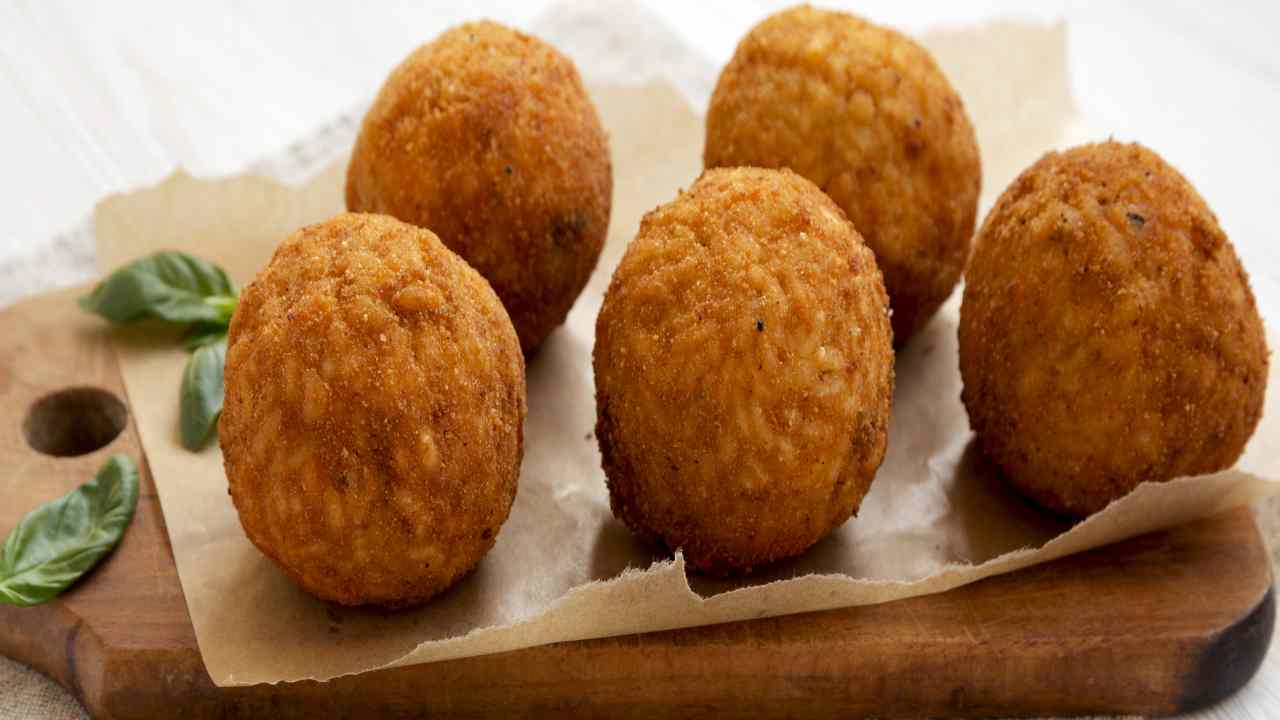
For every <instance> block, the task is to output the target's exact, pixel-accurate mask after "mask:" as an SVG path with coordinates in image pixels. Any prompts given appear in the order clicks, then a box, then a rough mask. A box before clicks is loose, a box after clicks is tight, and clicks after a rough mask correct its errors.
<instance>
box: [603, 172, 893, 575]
mask: <svg viewBox="0 0 1280 720" xmlns="http://www.w3.org/2000/svg"><path fill="white" fill-rule="evenodd" d="M893 360H894V357H893V348H892V334H891V330H890V327H889V319H888V298H887V296H886V295H885V291H884V285H883V282H882V280H881V278H880V271H879V270H877V269H876V264H875V258H874V256H873V255H872V253H871V252H870V251H869V250H868V249H867V248H866V247H865V246H864V245H863V243H862V240H861V238H860V237H859V236H858V233H857V231H856V230H854V228H853V225H852V224H850V223H849V221H848V220H847V219H846V218H845V216H844V214H843V213H842V212H841V211H840V209H839V208H838V207H837V206H836V205H835V204H834V203H833V202H831V200H830V198H828V197H826V196H825V195H823V194H822V193H821V192H820V191H819V190H818V189H817V188H816V187H815V186H814V185H813V184H812V183H810V182H809V181H807V180H805V179H803V178H801V177H800V176H799V175H796V174H794V173H791V172H789V171H775V170H761V169H758V168H735V169H721V170H708V171H707V172H705V173H703V175H702V177H701V178H699V179H698V181H697V182H695V183H694V184H693V186H692V187H691V188H690V189H689V190H688V191H687V192H684V193H682V194H681V195H680V196H679V197H678V198H676V200H674V201H673V202H671V203H668V204H666V205H663V206H661V207H659V208H657V209H656V210H654V211H652V212H650V213H649V214H647V215H646V216H645V218H644V220H643V222H642V223H641V226H640V231H639V234H638V235H637V236H636V238H635V240H633V241H632V242H631V244H630V245H629V246H628V247H627V251H626V255H625V256H624V257H623V259H622V262H621V264H620V265H619V266H618V269H617V271H616V272H615V273H614V275H613V279H612V281H611V282H610V285H609V290H608V293H607V294H606V296H605V300H604V306H603V307H602V308H601V310H600V315H599V318H598V319H597V322H596V344H595V350H594V367H595V381H596V408H597V418H598V420H597V426H596V436H597V438H598V439H599V442H600V450H601V453H602V455H603V457H604V469H605V474H606V476H607V478H608V484H609V491H610V495H611V501H612V505H613V510H614V513H615V514H616V515H617V516H618V517H620V518H621V519H622V520H623V521H625V522H626V523H627V524H628V525H629V526H630V527H631V528H632V529H633V530H635V531H636V532H637V533H638V534H640V535H642V536H644V537H647V538H649V539H650V540H654V541H657V542H661V543H663V544H665V545H666V546H668V547H670V548H683V549H684V554H685V558H686V559H687V560H688V562H689V564H690V565H691V566H692V567H695V568H698V569H700V570H703V571H707V572H711V573H717V574H722V573H729V572H737V571H744V570H749V569H750V568H751V567H752V566H755V565H759V564H762V563H767V562H769V561H771V560H776V559H779V558H783V557H788V556H792V555H796V554H799V553H801V552H803V551H804V550H805V549H806V548H808V547H809V546H811V545H813V543H815V542H817V541H818V540H819V539H820V538H822V537H823V536H824V535H826V534H827V533H828V532H830V531H831V530H832V529H833V528H835V527H837V526H839V525H840V524H841V523H843V522H844V521H845V520H846V519H848V518H849V516H850V515H851V514H852V513H853V512H855V511H856V510H857V508H858V505H859V503H860V502H861V500H862V498H863V496H864V495H866V493H867V489H868V488H869V487H870V484H871V480H872V478H873V477H874V475H875V471H876V468H878V467H879V465H880V461H881V460H882V459H883V457H884V451H885V445H886V442H887V429H888V422H889V405H890V402H891V399H892V394H893Z"/></svg>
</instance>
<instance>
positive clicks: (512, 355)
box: [218, 214, 525, 607]
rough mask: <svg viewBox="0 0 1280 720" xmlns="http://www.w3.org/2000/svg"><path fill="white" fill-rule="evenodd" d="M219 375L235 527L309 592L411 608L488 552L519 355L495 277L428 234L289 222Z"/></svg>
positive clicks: (243, 300) (500, 503) (381, 225)
mask: <svg viewBox="0 0 1280 720" xmlns="http://www.w3.org/2000/svg"><path fill="white" fill-rule="evenodd" d="M225 378H226V401H225V406H224V408H223V411H222V419H221V421H220V424H219V427H218V434H219V438H220V439H221V444H222V452H223V458H224V461H225V463H226V471H227V480H228V483H229V486H230V492H231V499H232V500H233V501H234V503H235V506H236V510H238V511H239V513H240V523H241V524H242V525H243V526H244V530H245V533H246V534H247V535H248V536H249V539H250V540H252V541H253V544H254V545H257V546H258V549H259V550H261V551H262V552H263V554H265V555H266V556H267V557H269V558H271V559H272V560H274V561H275V562H276V563H277V564H278V565H279V566H280V567H281V568H282V569H283V570H284V571H285V572H286V573H287V574H288V575H289V577H291V578H292V579H293V580H294V581H295V582H296V583H298V584H299V585H301V586H302V587H303V588H305V589H306V590H308V591H309V592H311V593H313V594H314V595H316V596H318V597H320V598H323V599H325V600H332V601H334V602H338V603H342V604H345V605H359V604H376V605H383V606H388V607H403V606H407V605H412V604H416V603H419V602H422V601H425V600H427V599H428V598H430V597H432V596H433V595H435V594H437V593H439V592H440V591H442V590H444V589H445V588H447V587H449V586H450V585H452V584H453V583H454V582H456V581H457V580H458V579H459V578H460V577H462V576H463V575H464V574H465V573H466V572H467V571H469V570H470V569H471V568H472V567H474V566H475V565H476V563H477V562H478V561H479V560H480V558H481V557H482V556H483V555H484V554H485V553H486V552H488V551H489V548H491V547H493V543H494V540H495V538H496V536H497V534H498V529H499V528H500V527H502V523H503V521H504V520H506V518H507V513H508V511H509V510H510V509H511V503H512V501H513V500H514V499H515V494H516V478H517V476H518V475H519V473H520V459H521V455H522V453H523V431H522V422H523V420H524V416H525V384H524V356H523V355H522V354H521V352H520V344H519V341H518V340H517V339H516V334H515V330H514V329H513V328H512V327H511V321H510V319H508V317H507V313H506V311H505V310H503V308H502V304H501V303H500V302H499V301H498V298H497V296H496V295H495V294H494V293H493V290H492V289H491V288H490V287H489V284H488V283H486V282H485V281H484V278H482V277H480V275H479V274H478V273H476V271H475V270H473V269H472V268H471V267H470V266H468V265H467V264H466V262H464V261H463V260H462V259H461V258H459V257H458V256H457V255H455V254H453V253H452V252H450V251H449V250H448V248H446V247H445V246H444V245H443V244H442V243H441V242H440V240H439V239H438V238H437V237H436V236H435V235H434V234H432V233H431V232H430V231H428V230H424V229H421V228H417V227H414V226H411V225H407V224H405V223H401V222H399V221H397V220H395V219H393V218H390V217H387V216H383V215H357V214H344V215H339V216H338V217H335V218H333V219H331V220H328V221H327V222H323V223H319V224H317V225H311V226H308V227H304V228H302V229H301V230H299V231H297V232H296V233H294V234H293V235H292V236H290V237H289V238H288V239H287V240H285V241H284V243H282V244H281V245H280V247H279V248H278V249H277V250H276V253H275V256H274V257H273V258H272V259H271V262H270V264H268V265H267V267H266V269H264V270H263V271H262V272H261V273H260V274H259V275H258V277H257V279H256V280H254V281H253V283H252V284H250V285H249V286H248V287H247V288H245V290H244V292H243V294H242V295H241V296H240V300H239V303H238V305H237V307H236V311H235V316H234V317H233V318H232V320H231V335H230V341H229V344H228V348H227V362H226V374H225Z"/></svg>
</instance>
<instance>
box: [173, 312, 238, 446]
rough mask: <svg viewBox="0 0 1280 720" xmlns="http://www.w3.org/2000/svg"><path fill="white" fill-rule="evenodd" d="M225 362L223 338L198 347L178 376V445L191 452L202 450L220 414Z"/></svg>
mask: <svg viewBox="0 0 1280 720" xmlns="http://www.w3.org/2000/svg"><path fill="white" fill-rule="evenodd" d="M226 361H227V337H226V335H223V336H222V337H220V338H218V339H216V340H213V341H212V342H208V343H206V344H204V345H201V346H199V347H198V348H197V349H196V351H195V352H194V353H192V355H191V359H189V360H187V369H186V370H185V371H183V373H182V399H181V403H180V410H181V412H180V416H181V423H180V424H181V428H182V445H183V447H185V448H186V449H188V450H191V451H192V452H195V451H197V450H199V449H200V448H202V447H204V444H205V442H207V441H208V439H209V435H210V434H212V432H213V428H214V426H215V425H217V423H218V414H219V413H221V412H222V368H223V366H224V365H225V364H226Z"/></svg>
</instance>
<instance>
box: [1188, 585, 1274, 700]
mask: <svg viewBox="0 0 1280 720" xmlns="http://www.w3.org/2000/svg"><path fill="white" fill-rule="evenodd" d="M1275 625H1276V589H1275V585H1274V583H1273V584H1272V585H1270V586H1269V587H1268V588H1267V591H1266V592H1265V593H1264V594H1263V596H1262V599H1261V600H1259V601H1258V604H1257V605H1256V606H1254V608H1253V610H1252V611H1251V612H1250V613H1249V614H1248V615H1246V616H1244V617H1243V618H1241V619H1240V620H1239V621H1237V622H1236V623H1234V624H1233V625H1231V626H1230V627H1228V628H1226V629H1225V630H1223V631H1222V632H1221V633H1220V634H1219V635H1218V636H1217V637H1216V638H1214V639H1213V641H1212V642H1211V643H1210V644H1209V646H1208V647H1206V648H1205V649H1204V651H1203V652H1202V653H1201V654H1200V657H1199V658H1197V659H1196V661H1195V664H1194V665H1193V667H1192V670H1191V673H1190V675H1189V676H1188V677H1187V681H1186V691H1185V694H1184V695H1183V697H1182V699H1181V700H1180V701H1179V703H1178V707H1177V709H1176V710H1175V713H1174V714H1181V713H1186V712H1191V711H1193V710H1200V709H1202V708H1205V707H1208V706H1210V705H1214V704H1216V703H1218V702H1221V701H1222V700H1225V699H1227V698H1228V697H1230V696H1232V695H1234V694H1235V693H1236V692H1237V691H1239V690H1240V688H1242V687H1244V686H1245V684H1246V683H1248V682H1249V681H1250V680H1252V679H1253V676H1254V675H1256V674H1257V673H1258V670H1259V669H1261V668H1262V661H1263V660H1264V659H1265V658H1266V656H1267V651H1268V650H1270V649H1271V637H1272V635H1273V634H1274V632H1275Z"/></svg>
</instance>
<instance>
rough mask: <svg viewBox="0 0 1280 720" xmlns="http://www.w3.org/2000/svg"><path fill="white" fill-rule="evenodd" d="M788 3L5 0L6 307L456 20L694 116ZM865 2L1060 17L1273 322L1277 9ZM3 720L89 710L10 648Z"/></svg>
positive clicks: (1267, 701)
mask: <svg viewBox="0 0 1280 720" xmlns="http://www.w3.org/2000/svg"><path fill="white" fill-rule="evenodd" d="M786 4H789V3H778V2H765V1H761V0H756V1H754V2H740V1H732V0H714V1H712V2H701V3H689V2H657V1H656V0H649V1H647V2H642V1H639V0H637V1H636V2H617V1H614V2H606V3H560V4H553V3H549V2H545V1H541V2H515V1H507V2H501V1H496V0H470V1H469V2H466V3H440V2H402V3H389V2H381V3H367V2H366V3H356V2H349V3H337V2H332V3H312V4H306V5H293V6H286V5H285V4H283V3H279V4H268V3H252V2H247V1H245V2H226V3H217V4H212V3H211V4H203V5H197V4H194V3H193V4H190V5H182V4H178V3H164V2H137V3H129V4H127V5H126V4H123V3H110V4H107V3H103V4H89V3H75V2H71V1H70V0H63V1H59V2H40V3H36V2H29V3H28V2H18V3H9V4H5V5H2V6H0V158H3V159H4V162H3V163H0V183H2V184H0V187H2V188H3V192H0V217H2V218H4V231H3V232H0V305H3V304H5V303H8V302H11V301H13V300H15V299H17V298H19V297H21V296H24V295H27V294H30V293H34V292H38V291H41V290H44V289H48V288H51V287H54V286H57V285H62V284H67V283H70V282H75V281H80V280H83V279H87V278H88V277H90V276H91V275H92V262H93V253H92V246H91V239H90V236H89V234H88V232H87V230H86V225H85V224H84V220H85V217H86V214H87V213H88V212H89V210H90V209H91V208H92V206H93V203H94V202H95V201H96V200H97V199H98V198H100V197H101V196H102V195H104V194H107V193H111V192H118V191H124V190H128V189H131V188H135V187H137V186H139V185H145V184H148V183H152V182H155V181H157V180H159V179H160V178H162V177H164V176H165V175H167V174H168V173H169V172H170V171H171V170H172V169H173V168H175V167H177V166H182V167H185V168H186V169H188V170H189V171H190V172H192V173H194V174H196V175H220V174H226V173H232V172H237V171H240V170H242V169H243V168H245V167H246V166H250V165H256V166H257V167H258V168H260V169H263V170H266V171H268V172H270V173H272V174H275V175H277V176H280V177H283V178H285V179H291V178H293V179H296V178H298V177H300V176H301V175H302V174H303V173H305V172H306V170H307V169H309V168H311V167H314V166H316V165H317V164H318V163H319V162H322V161H323V160H324V159H327V157H331V155H330V154H329V153H336V152H337V151H338V150H340V149H341V146H342V145H343V144H344V143H345V142H347V141H348V140H349V138H350V137H351V134H352V133H353V132H354V125H353V123H354V122H355V119H354V118H353V117H352V116H351V115H350V110H351V109H352V108H354V107H358V106H360V105H361V104H362V103H364V102H367V100H368V99H369V98H370V97H371V96H372V95H373V93H374V92H375V91H376V90H377V87H378V85H379V84H381V82H382V80H383V78H384V77H385V75H386V73H387V71H388V70H389V69H390V68H391V67H392V66H393V65H394V64H395V63H396V62H398V61H399V60H400V59H401V58H402V57H403V56H404V55H405V54H407V53H408V52H409V51H410V50H412V49H413V48H414V47H416V46H417V45H419V44H421V43H422V42H425V41H427V40H429V39H430V38H431V37H432V36H434V35H435V34H436V33H438V32H439V31H440V30H442V29H444V28H446V27H448V26H449V25H452V24H455V23H457V22H461V21H463V20H467V19H473V18H478V17H491V18H494V19H498V20H501V21H503V22H506V23H508V24H512V25H515V26H517V27H521V28H524V29H527V30H530V31H532V32H534V33H535V34H538V35H540V36H541V37H543V38H545V39H547V40H549V41H551V42H552V43H554V44H556V45H557V46H558V47H560V48H561V49H563V50H564V51H566V52H567V53H569V54H570V55H571V56H573V57H574V59H575V60H576V61H577V63H578V66H579V68H580V69H581V70H582V72H583V74H584V75H585V76H587V78H588V79H589V80H594V81H607V80H614V81H627V80H642V79H645V78H648V77H655V76H662V77H667V78H669V79H670V80H671V81H672V82H673V83H674V84H676V86H677V87H678V88H679V89H680V91H681V92H682V93H683V94H684V95H685V96H686V97H687V98H688V99H689V100H690V102H692V103H693V105H694V107H697V108H703V107H705V104H706V99H707V97H708V96H709V94H710V91H711V88H712V85H713V83H714V81H715V75H716V72H717V71H718V68H719V67H720V66H721V65H722V64H723V63H724V62H725V61H726V60H727V59H728V57H729V55H730V54H731V53H732V51H733V47H734V45H735V43H736V42H737V39H738V38H739V37H740V36H741V35H742V34H743V33H744V32H745V31H746V30H747V28H749V27H750V26H751V25H752V24H753V23H755V22H756V21H758V20H759V19H760V18H761V17H763V16H764V15H765V14H767V13H768V12H770V11H772V10H774V9H777V8H779V7H782V6H785V5H786ZM834 4H839V3H834ZM856 10H857V11H858V12H860V13H862V14H864V15H866V16H868V17H870V18H872V19H874V20H877V21H879V22H883V23H887V24H891V25H894V26H896V27H899V28H901V29H904V30H907V31H920V30H923V29H926V28H931V27H941V26H963V25H973V24H977V23H980V22H982V21H984V20H989V19H994V18H1000V17H1007V18H1018V19H1029V20H1036V21H1041V22H1054V21H1057V20H1059V19H1065V20H1066V21H1067V23H1068V32H1069V38H1070V56H1071V57H1070V65H1071V71H1072V78H1073V81H1074V91H1075V95H1076V100H1077V103H1078V105H1079V107H1080V110H1081V114H1082V116H1083V119H1084V121H1085V123H1086V125H1087V126H1088V127H1091V128H1094V129H1097V130H1099V131H1100V135H1099V137H1105V136H1106V135H1109V134H1110V135H1114V136H1115V137H1116V138H1118V139H1124V140H1140V141H1142V142H1143V143H1145V144H1147V145H1149V146H1151V147H1152V148H1154V149H1156V150H1157V151H1158V152H1160V153H1161V154H1162V155H1163V156H1164V157H1165V158H1166V159H1168V160H1169V161H1170V162H1172V163H1173V164H1175V165H1176V166H1177V167H1179V168H1180V169H1181V170H1182V171H1183V173H1184V174H1185V175H1187V176H1188V177H1189V178H1190V179H1191V180H1192V182H1194V183H1195V184H1196V185H1197V187H1198V188H1199V189H1200V191H1201V193H1202V194H1203V195H1204V196H1205V197H1206V199H1207V200H1208V201H1209V204H1210V205H1211V206H1212V207H1213V208H1214V210H1215V211H1216V212H1217V214H1218V216H1219V219H1220V220H1221V222H1222V225H1223V226H1224V228H1225V229H1226V230H1227V232H1228V233H1229V234H1230V236H1231V238H1232V240H1233V242H1234V243H1235V245H1236V248H1237V250H1238V252H1239V253H1240V255H1241V257H1242V259H1243V261H1244V263H1245V267H1246V268H1247V269H1248V270H1249V272H1250V276H1251V279H1252V283H1253V288H1254V292H1255V294H1256V295H1257V296H1258V301H1259V305H1260V307H1261V309H1262V312H1263V315H1264V317H1266V318H1267V319H1268V321H1269V322H1270V323H1271V324H1277V323H1280V248H1278V247H1277V245H1276V243H1274V242H1273V241H1272V238H1273V236H1274V231H1273V230H1272V224H1273V217H1274V213H1275V209H1276V208H1277V207H1280V183H1277V182H1276V181H1275V180H1274V178H1273V177H1272V173H1273V172H1274V171H1275V169H1276V168H1280V133H1277V132H1276V130H1275V129H1276V128H1277V127H1280V54H1277V53H1276V52H1275V51H1274V37H1275V35H1276V33H1277V31H1280V5H1278V4H1275V3H1268V2H1261V1H1260V2H1255V3H1247V4H1246V3H1240V4H1236V5H1233V6H1230V7H1220V6H1215V7H1208V6H1204V5H1202V4H1199V3H1195V2H1147V3H1138V4H1120V3H1089V4H1085V3H1071V2H1065V1H1059V2H1042V3H1038V4H1036V5H1035V6H1034V7H1028V6H1027V4H1026V3H1020V2H1016V1H1014V0H980V1H977V2H966V3H949V2H945V1H943V0H933V1H930V2H903V1H902V0H888V1H882V0H868V1H866V2H860V3H858V4H857V7H856ZM992 82H999V78H992ZM300 139H306V142H304V143H301V144H298V143H297V141H299V140H300ZM1273 515H1274V512H1268V511H1264V526H1266V527H1268V528H1273V527H1275V523H1274V522H1273V521H1272V516H1273ZM0 530H2V529H0ZM1269 534H1270V535H1272V536H1273V537H1274V534H1273V533H1269ZM1273 546H1274V545H1273ZM1276 655H1277V653H1274V652H1273V653H1272V654H1271V656H1269V657H1268V660H1267V662H1266V664H1265V665H1264V667H1263V668H1262V670H1261V672H1260V673H1259V676H1258V677H1257V678H1255V680H1254V681H1253V682H1252V683H1251V684H1250V685H1249V686H1248V687H1246V688H1245V690H1244V691H1243V692H1242V693H1240V694H1239V695H1237V696H1236V697H1235V698H1233V699H1231V700H1229V701H1228V702H1227V703H1224V704H1222V705H1220V706H1218V707H1216V708H1212V709H1210V710H1208V711H1205V712H1203V713H1201V714H1199V715H1197V716H1196V717H1199V718H1215V719H1221V720H1228V719H1229V720H1245V719H1251V718H1259V719H1261V718H1269V717H1277V716H1280V657H1276ZM10 717H13V718H63V717H83V711H82V710H81V709H80V707H79V706H78V705H77V704H76V703H75V701H74V700H73V699H71V698H70V696H69V695H67V694H66V693H65V692H63V691H62V690H61V689H60V688H58V687H57V686H56V685H54V684H53V683H51V682H49V681H47V680H45V679H44V678H42V677H41V676H39V675H37V674H35V673H32V672H31V671H29V670H27V669H26V668H24V667H23V666H21V665H19V664H17V663H13V662H11V661H8V660H4V659H3V658H0V718H10Z"/></svg>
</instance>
